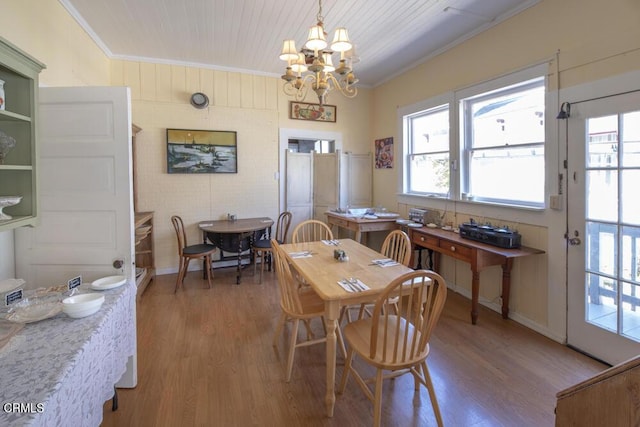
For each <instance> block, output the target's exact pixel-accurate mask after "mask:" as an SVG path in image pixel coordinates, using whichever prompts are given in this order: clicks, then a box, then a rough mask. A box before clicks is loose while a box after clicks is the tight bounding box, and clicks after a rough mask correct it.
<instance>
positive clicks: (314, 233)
mask: <svg viewBox="0 0 640 427" xmlns="http://www.w3.org/2000/svg"><path fill="white" fill-rule="evenodd" d="M318 240H333V233H332V232H331V229H330V228H329V226H328V225H327V224H325V223H324V222H322V221H318V220H317V219H308V220H306V221H302V222H301V223H300V224H298V225H297V226H296V227H295V228H294V229H293V235H292V237H291V243H304V242H317V241H318Z"/></svg>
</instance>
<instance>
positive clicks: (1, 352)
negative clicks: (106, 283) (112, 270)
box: [0, 283, 136, 426]
mask: <svg viewBox="0 0 640 427" xmlns="http://www.w3.org/2000/svg"><path fill="white" fill-rule="evenodd" d="M80 289H81V291H82V292H83V293H85V292H96V291H91V290H90V289H89V288H88V285H81V286H80ZM101 293H102V294H103V295H104V296H105V301H104V303H103V304H102V307H101V308H100V311H98V312H97V313H95V314H92V315H91V316H88V317H83V318H81V319H72V318H70V317H69V316H67V315H66V314H64V313H59V314H57V315H56V316H54V317H52V318H50V319H45V320H41V321H40V322H35V323H29V324H27V325H25V326H24V328H22V330H21V331H20V332H18V334H17V335H16V336H14V337H13V338H11V340H10V341H9V342H8V343H7V344H6V345H5V346H4V347H3V348H2V349H0V366H2V375H0V401H1V402H2V404H3V405H4V406H3V408H2V409H3V410H0V425H3V426H99V425H100V423H101V422H102V414H103V409H104V402H106V401H107V400H109V399H111V398H112V397H113V396H114V385H115V384H116V383H117V382H118V381H119V380H120V378H121V377H122V375H123V374H124V373H125V371H126V370H127V362H128V360H129V359H130V358H131V357H132V356H133V357H135V351H136V310H135V301H136V286H135V284H134V283H127V284H126V285H123V286H121V287H119V288H115V289H111V290H106V291H101ZM7 404H14V405H11V406H6V405H7ZM15 404H21V405H22V406H21V407H20V406H16V405H15Z"/></svg>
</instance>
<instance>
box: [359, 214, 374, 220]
mask: <svg viewBox="0 0 640 427" xmlns="http://www.w3.org/2000/svg"><path fill="white" fill-rule="evenodd" d="M362 218H364V219H378V215H371V214H365V215H363V216H362Z"/></svg>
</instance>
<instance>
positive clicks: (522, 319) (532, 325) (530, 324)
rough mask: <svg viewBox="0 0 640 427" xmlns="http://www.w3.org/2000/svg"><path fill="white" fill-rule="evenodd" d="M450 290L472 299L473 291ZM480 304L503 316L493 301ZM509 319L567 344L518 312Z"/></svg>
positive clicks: (510, 314)
mask: <svg viewBox="0 0 640 427" xmlns="http://www.w3.org/2000/svg"><path fill="white" fill-rule="evenodd" d="M448 288H449V289H451V290H452V291H454V292H456V293H458V294H460V295H462V296H464V297H466V298H469V299H471V291H469V290H468V289H465V288H463V287H461V286H456V285H455V284H454V285H452V286H448ZM478 303H479V304H482V305H483V306H485V307H487V308H489V309H491V310H493V311H495V312H496V313H499V314H500V315H502V305H501V304H498V303H496V302H493V301H489V300H486V299H483V298H479V299H478ZM509 319H511V320H513V321H514V322H517V323H520V324H521V325H523V326H525V327H527V328H529V329H531V330H533V331H535V332H537V333H539V334H541V335H544V336H545V337H547V338H549V339H552V340H554V341H556V342H558V343H560V344H566V340H565V338H564V337H562V336H558V335H557V334H555V333H554V332H553V331H551V330H549V329H548V328H547V327H546V326H543V325H540V324H539V323H536V322H534V321H532V320H531V319H529V318H528V317H525V316H523V315H521V314H519V313H518V312H515V311H513V310H509Z"/></svg>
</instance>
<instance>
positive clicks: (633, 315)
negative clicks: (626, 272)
mask: <svg viewBox="0 0 640 427" xmlns="http://www.w3.org/2000/svg"><path fill="white" fill-rule="evenodd" d="M621 286H622V300H623V303H622V328H621V329H622V335H626V336H627V337H628V338H631V339H634V340H636V341H640V286H639V285H638V284H635V283H628V282H622V283H621Z"/></svg>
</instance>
